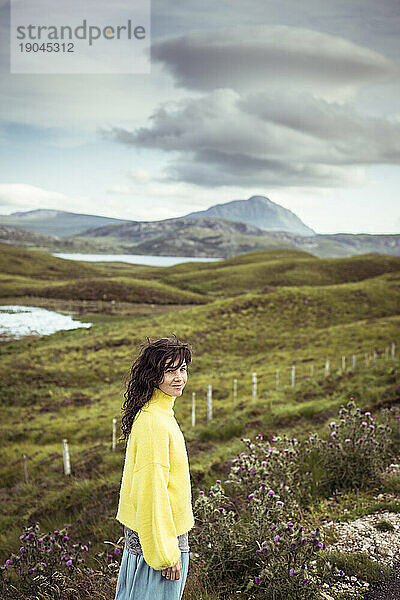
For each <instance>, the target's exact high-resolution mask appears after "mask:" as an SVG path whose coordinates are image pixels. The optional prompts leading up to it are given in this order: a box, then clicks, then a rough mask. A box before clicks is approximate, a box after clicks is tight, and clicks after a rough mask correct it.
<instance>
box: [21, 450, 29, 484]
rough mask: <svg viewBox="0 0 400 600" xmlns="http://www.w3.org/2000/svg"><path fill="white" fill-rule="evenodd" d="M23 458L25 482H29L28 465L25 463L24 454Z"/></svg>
mask: <svg viewBox="0 0 400 600" xmlns="http://www.w3.org/2000/svg"><path fill="white" fill-rule="evenodd" d="M22 456H23V459H24V476H25V483H28V482H29V477H28V465H27V461H26V454H23V455H22Z"/></svg>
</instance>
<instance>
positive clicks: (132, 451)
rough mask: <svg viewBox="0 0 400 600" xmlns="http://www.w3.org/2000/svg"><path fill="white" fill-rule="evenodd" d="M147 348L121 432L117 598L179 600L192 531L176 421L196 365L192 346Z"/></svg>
mask: <svg viewBox="0 0 400 600" xmlns="http://www.w3.org/2000/svg"><path fill="white" fill-rule="evenodd" d="M147 342H148V343H147V344H146V345H144V347H142V350H141V352H140V354H139V356H138V357H137V359H136V360H135V362H134V363H133V365H132V367H131V369H130V380H129V382H128V386H127V390H126V392H125V394H124V396H125V402H124V404H123V408H122V411H123V417H122V424H121V429H122V432H123V439H125V440H126V439H127V440H128V441H127V445H126V454H125V463H124V469H123V475H122V481H121V489H120V496H119V505H118V512H117V515H116V519H117V520H118V521H119V522H120V523H122V524H123V525H124V535H125V546H124V552H123V555H122V560H121V567H120V570H119V574H118V581H117V588H116V595H115V600H180V599H181V598H182V594H183V589H184V587H185V583H186V578H187V573H188V568H189V544H188V532H189V530H190V529H192V527H193V526H194V517H193V512H192V503H191V487H190V473H189V463H188V457H187V452H186V446H185V440H184V437H183V434H182V431H181V429H180V427H179V425H178V423H177V421H176V419H175V416H174V410H173V407H174V402H175V399H176V398H177V397H178V396H182V393H183V389H184V387H185V385H186V381H187V376H188V373H187V368H188V365H189V363H190V362H191V360H192V354H191V350H190V348H189V345H188V344H184V343H181V342H180V341H179V340H178V339H177V338H176V336H174V338H161V339H158V340H156V341H154V342H150V340H149V338H147Z"/></svg>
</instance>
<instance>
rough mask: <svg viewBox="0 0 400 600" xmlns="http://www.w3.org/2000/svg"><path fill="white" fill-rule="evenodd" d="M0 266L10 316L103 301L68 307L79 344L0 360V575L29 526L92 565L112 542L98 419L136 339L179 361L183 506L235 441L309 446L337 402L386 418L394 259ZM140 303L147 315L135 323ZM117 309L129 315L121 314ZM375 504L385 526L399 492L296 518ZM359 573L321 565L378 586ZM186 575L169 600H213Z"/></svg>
mask: <svg viewBox="0 0 400 600" xmlns="http://www.w3.org/2000/svg"><path fill="white" fill-rule="evenodd" d="M0 266H1V269H0V270H1V273H2V276H1V279H0V290H1V291H0V294H1V298H2V303H3V304H5V303H8V300H9V298H10V297H13V299H14V301H15V300H16V299H18V297H19V298H20V302H21V304H22V303H23V302H24V301H26V298H27V297H28V296H29V297H30V302H31V303H32V304H34V303H35V300H34V298H32V296H36V297H37V300H38V302H39V300H40V303H41V305H42V306H43V305H45V303H46V301H47V302H49V303H51V302H52V301H53V300H52V299H56V301H57V302H58V301H61V300H62V299H64V300H69V299H71V298H75V301H76V302H77V301H78V300H79V299H81V300H82V301H86V300H91V299H97V298H100V299H103V300H105V302H104V304H109V303H108V302H107V301H108V300H113V299H114V300H115V302H116V304H115V309H114V311H113V312H110V311H104V312H100V313H99V312H98V313H97V314H93V313H89V312H87V313H85V312H83V313H82V307H80V310H79V319H80V320H83V321H85V320H87V321H90V322H92V323H93V326H92V327H91V328H90V329H77V330H73V331H65V332H58V333H56V334H53V335H51V336H44V337H41V338H34V337H31V338H26V339H24V340H20V341H14V342H3V343H2V344H1V346H0V354H1V362H0V381H1V388H0V391H1V394H0V401H1V409H2V424H1V436H2V439H3V444H2V447H1V453H0V476H1V481H2V487H1V489H0V503H1V508H2V510H1V514H0V554H1V556H0V561H1V562H3V563H4V561H5V560H6V559H7V558H8V556H9V555H10V553H11V552H16V553H18V549H19V547H20V544H21V541H20V540H19V536H20V535H21V532H22V528H23V527H24V526H28V525H34V523H35V522H36V521H39V522H40V525H41V527H42V530H43V531H44V532H46V531H50V530H55V529H62V528H63V527H64V526H65V525H66V524H71V525H72V533H71V535H73V536H74V537H75V538H76V539H79V540H82V541H85V542H83V543H88V542H89V541H90V542H91V543H92V549H93V551H94V550H97V551H99V552H101V551H102V550H104V540H108V541H111V542H114V544H115V543H117V541H118V539H119V538H120V536H121V534H122V528H121V526H120V524H119V523H118V522H117V521H116V520H115V513H116V507H117V502H118V491H119V484H120V477H121V473H122V466H123V459H124V450H125V448H124V443H123V441H122V440H120V441H119V442H118V444H117V448H116V451H115V452H113V451H112V449H111V432H112V419H113V417H116V418H117V419H119V418H120V409H121V404H122V400H123V397H122V394H123V391H124V387H123V380H124V377H125V376H126V375H127V371H128V368H129V366H130V363H131V361H132V358H133V357H134V356H135V355H136V353H137V352H138V350H139V347H140V345H141V344H142V343H143V342H145V338H146V336H149V337H150V338H152V339H154V338H156V337H161V336H167V335H171V334H172V333H176V335H177V336H178V337H179V338H180V339H182V340H184V341H187V342H189V343H190V344H191V345H192V347H193V362H192V364H191V366H190V368H189V377H188V383H187V386H186V388H185V391H184V394H183V396H182V397H181V398H178V399H177V401H176V404H175V415H176V418H177V420H178V422H179V423H180V425H181V428H182V430H183V432H184V435H185V438H186V443H187V449H188V455H189V461H190V468H191V475H192V486H193V487H192V492H193V498H194V499H196V498H197V497H198V496H199V490H200V489H207V488H209V487H210V486H211V485H213V484H214V483H215V480H216V478H218V477H219V478H221V479H226V477H227V475H228V472H229V469H230V466H231V460H232V458H233V457H235V456H236V455H238V454H239V453H240V452H242V451H243V449H245V448H243V442H242V441H241V440H240V438H241V436H244V437H246V438H253V437H255V436H256V435H257V434H259V433H261V434H263V436H264V437H265V438H266V439H271V437H272V436H273V435H277V434H280V435H282V434H283V433H286V434H287V435H288V436H293V437H296V438H301V439H302V438H303V436H305V435H306V434H308V432H309V431H310V430H311V431H317V432H318V433H319V434H320V435H323V432H324V431H325V433H326V432H327V431H329V426H328V423H329V422H330V421H331V420H332V418H334V417H336V416H337V412H338V409H339V407H340V406H341V405H342V404H346V402H347V401H348V400H349V398H350V397H354V399H355V401H356V403H357V406H358V407H361V409H362V410H369V411H371V412H372V413H373V414H374V415H375V416H376V417H378V413H379V410H380V409H381V408H383V407H395V406H398V404H399V397H400V393H399V392H400V377H399V370H398V357H399V352H398V347H399V341H400V314H399V306H400V258H397V257H388V256H384V255H377V254H371V255H362V256H357V257H351V258H345V259H319V258H316V257H314V256H312V255H309V254H308V253H305V252H297V251H293V250H288V251H286V252H285V251H283V250H276V251H270V250H267V251H257V252H251V253H248V254H243V255H239V256H237V257H234V258H232V259H228V260H224V261H221V262H215V263H213V262H212V263H184V264H181V265H177V266H175V267H169V268H159V267H143V266H139V265H126V264H122V263H114V264H112V265H109V264H104V263H103V264H96V265H92V264H87V263H75V262H72V261H64V260H63V259H57V258H55V257H51V256H49V255H46V254H44V253H35V252H28V251H25V250H17V249H11V248H5V249H4V252H3V248H2V250H1V252H0ZM93 290H95V292H93ZM104 290H107V291H104ZM92 292H93V293H92ZM101 292H102V293H101ZM104 294H106V297H105V298H104ZM54 301H55V300H54ZM127 303H130V304H129V305H128V304H127ZM146 303H152V304H151V305H152V306H153V305H154V310H146V311H141V310H136V309H135V306H136V307H138V306H139V305H140V306H143V305H144V304H146ZM179 304H180V305H181V306H180V307H177V305H179ZM188 304H189V305H190V306H187V305H188ZM161 305H162V307H163V309H162V311H160V310H158V308H159V307H160V306H161ZM185 305H186V306H185ZM126 306H130V307H131V310H130V311H129V310H122V307H125V309H126ZM168 306H170V307H171V310H170V311H169V310H168ZM120 308H121V310H120ZM392 343H395V344H396V346H395V352H394V360H392V355H391V344H392ZM374 350H375V351H376V353H377V354H376V356H375V359H373V354H372V353H373V351H374ZM352 355H355V359H356V364H355V367H353V365H352ZM366 355H367V356H366ZM342 356H345V357H346V362H345V365H344V369H343V368H342V366H343V365H342ZM327 359H328V360H329V361H330V373H329V374H326V373H325V361H326V360H327ZM293 365H294V366H295V378H296V379H295V385H294V386H292V384H291V383H292V382H291V368H292V366H293ZM277 369H278V370H279V387H278V389H276V370H277ZM253 372H256V373H257V397H256V398H255V399H254V400H253V398H252V373H253ZM234 378H236V379H237V403H236V405H234V404H233V397H232V384H233V379H234ZM208 384H212V394H213V420H212V421H211V422H207V410H206V395H207V385H208ZM192 392H195V393H196V426H195V427H192V422H191V406H192ZM64 438H65V439H67V440H68V442H69V452H70V457H71V468H72V474H71V475H70V476H65V475H64V474H63V464H62V440H63V439H64ZM23 455H25V456H26V465H27V474H28V481H25V477H24V464H23ZM381 492H384V493H387V494H389V496H390V497H392V496H393V499H392V500H391V504H390V510H392V511H393V512H399V511H400V500H399V494H400V480H399V477H398V476H397V477H396V476H392V477H391V478H388V479H387V480H386V483H385V486H384V487H382V484H380V483H379V482H376V485H375V486H374V485H373V483H372V482H371V485H370V486H369V487H368V488H366V489H361V490H360V489H356V488H355V489H349V490H346V491H345V492H343V493H341V494H338V495H335V496H334V497H332V496H329V497H320V496H318V495H317V496H315V497H313V498H311V499H310V501H309V503H308V504H307V505H306V506H304V507H303V509H302V510H303V513H302V516H303V518H305V519H306V520H307V522H308V523H309V524H310V526H314V527H315V526H318V525H319V524H320V523H321V520H322V519H324V518H327V517H329V518H330V519H332V520H344V519H351V518H355V517H356V516H361V515H363V514H368V513H371V512H375V511H379V510H383V509H384V508H387V507H388V503H387V502H386V503H385V502H383V501H381V502H379V501H378V500H377V495H378V494H379V493H381ZM396 496H397V499H396ZM120 543H121V540H120ZM120 547H122V546H120ZM332 556H333V555H332ZM331 560H334V559H333V558H332V559H331ZM365 560H366V558H365V555H361V556H359V557H357V556H355V555H349V556H348V557H343V556H337V557H336V559H335V560H334V562H336V564H338V565H340V568H341V569H343V570H344V571H345V572H347V573H349V574H354V573H357V569H358V572H361V571H362V572H363V573H364V575H365V579H366V580H367V581H370V582H372V581H374V580H375V579H377V578H379V577H383V575H384V574H385V570H384V569H381V570H382V571H383V573H378V570H377V568H374V566H373V565H372V564H370V563H368V564H367V565H366V564H365ZM200 575H201V574H198V573H197V575H196V568H195V562H194V566H193V570H192V574H190V573H189V579H188V583H187V587H186V590H185V595H184V598H185V600H194V598H195V597H196V598H203V600H207V599H208V600H222V598H223V599H224V600H225V598H227V599H228V596H226V595H224V594H222V595H219V593H218V590H216V589H213V591H210V590H208V592H207V590H206V588H205V587H202V585H201V583H199V580H200V579H201V577H200ZM113 584H115V578H114V579H113V580H111V581H108V583H107V582H105V581H103V582H102V584H101V585H100V584H99V582H97V588H98V589H97V591H96V593H98V594H99V595H93V594H94V592H93V589H92V588H90V589H92V592H91V593H92V595H90V594H89V592H85V590H82V592H81V595H80V596H78V598H82V599H83V598H89V597H92V598H104V599H106V598H109V599H110V600H112V598H113V596H112V585H113ZM95 587H96V586H95ZM87 588H88V589H89V584H88V586H87ZM100 588H101V589H102V590H103V592H102V593H103V595H101V593H100V591H99V590H100ZM85 593H87V595H85ZM44 597H46V596H44ZM75 597H76V596H75ZM242 597H246V596H245V595H242ZM342 597H343V600H344V599H345V598H346V599H347V598H348V599H350V598H352V597H353V596H345V595H343V596H342ZM354 597H355V596H354ZM71 598H72V597H71ZM277 598H278V596H277ZM302 598H303V597H302ZM304 598H305V596H304ZM68 600H69V598H68ZM229 600H231V599H230V598H229ZM338 600H339V599H338Z"/></svg>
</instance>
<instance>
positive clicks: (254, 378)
mask: <svg viewBox="0 0 400 600" xmlns="http://www.w3.org/2000/svg"><path fill="white" fill-rule="evenodd" d="M251 378H252V382H253V390H252V402H255V400H256V398H257V373H252V375H251Z"/></svg>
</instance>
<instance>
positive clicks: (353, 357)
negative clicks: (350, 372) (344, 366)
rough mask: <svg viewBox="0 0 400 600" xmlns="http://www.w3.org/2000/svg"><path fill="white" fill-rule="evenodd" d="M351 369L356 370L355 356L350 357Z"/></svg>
mask: <svg viewBox="0 0 400 600" xmlns="http://www.w3.org/2000/svg"><path fill="white" fill-rule="evenodd" d="M352 367H353V369H355V368H356V355H355V354H353V356H352Z"/></svg>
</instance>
